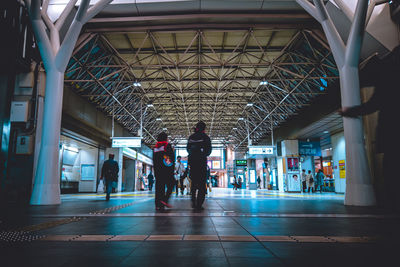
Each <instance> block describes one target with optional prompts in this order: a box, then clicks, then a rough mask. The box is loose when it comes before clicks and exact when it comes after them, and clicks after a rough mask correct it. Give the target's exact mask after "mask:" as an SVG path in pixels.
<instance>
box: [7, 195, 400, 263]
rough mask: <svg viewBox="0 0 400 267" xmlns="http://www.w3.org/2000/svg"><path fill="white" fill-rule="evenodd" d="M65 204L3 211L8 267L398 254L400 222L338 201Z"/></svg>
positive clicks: (330, 259)
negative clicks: (196, 206) (160, 206)
mask: <svg viewBox="0 0 400 267" xmlns="http://www.w3.org/2000/svg"><path fill="white" fill-rule="evenodd" d="M62 199H63V202H62V204H61V205H59V206H40V207H39V206H34V207H29V208H27V209H22V208H17V207H12V206H7V207H5V209H3V212H2V213H1V219H0V220H1V223H0V227H1V233H0V248H1V250H0V251H1V254H2V255H6V256H7V257H5V258H6V261H5V262H4V263H5V265H4V266H73V265H75V266H248V265H254V266H292V265H293V266H321V265H325V266H327V265H328V266H330V265H332V266H338V265H341V266H350V264H357V265H359V264H363V265H364V266H370V265H371V264H374V263H378V262H379V263H380V264H382V263H383V262H385V261H388V260H389V259H390V257H391V256H393V255H395V254H394V253H391V251H392V249H393V246H392V242H397V238H396V237H397V235H396V234H397V233H398V229H397V228H398V225H399V222H400V220H399V217H397V216H395V215H393V214H386V213H385V212H383V211H381V210H379V209H378V208H360V207H346V206H344V205H343V200H344V197H343V195H337V194H332V193H325V194H319V193H318V194H289V193H280V192H271V191H265V190H258V191H249V190H241V191H233V190H231V189H230V190H229V189H219V188H214V189H213V190H212V192H211V193H209V194H208V196H207V200H206V203H205V205H204V207H205V210H204V211H201V212H195V211H193V210H192V209H191V208H190V198H189V196H187V195H183V196H182V195H179V196H176V195H175V194H173V195H172V197H171V204H172V205H173V207H174V208H172V209H168V210H166V211H164V212H156V211H155V209H154V194H153V193H152V192H132V193H121V194H114V195H113V196H112V198H111V200H110V201H109V202H106V201H104V199H105V197H104V196H103V195H97V194H79V195H64V196H63V197H62ZM2 266H3V264H2ZM359 266H361V265H359Z"/></svg>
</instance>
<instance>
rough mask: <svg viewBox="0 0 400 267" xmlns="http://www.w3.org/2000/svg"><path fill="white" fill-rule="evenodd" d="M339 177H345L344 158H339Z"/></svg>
mask: <svg viewBox="0 0 400 267" xmlns="http://www.w3.org/2000/svg"><path fill="white" fill-rule="evenodd" d="M339 177H340V178H342V179H344V178H346V161H345V160H344V159H342V160H339Z"/></svg>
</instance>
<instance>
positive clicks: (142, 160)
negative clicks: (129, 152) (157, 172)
mask: <svg viewBox="0 0 400 267" xmlns="http://www.w3.org/2000/svg"><path fill="white" fill-rule="evenodd" d="M137 159H138V160H140V161H141V162H144V163H146V164H149V165H153V160H152V159H149V158H148V157H146V156H145V155H143V154H140V153H137Z"/></svg>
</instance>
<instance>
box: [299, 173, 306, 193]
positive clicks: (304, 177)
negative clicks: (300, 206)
mask: <svg viewBox="0 0 400 267" xmlns="http://www.w3.org/2000/svg"><path fill="white" fill-rule="evenodd" d="M300 176H301V177H300V178H301V184H302V185H303V192H304V193H305V192H306V191H307V174H306V170H301V175H300Z"/></svg>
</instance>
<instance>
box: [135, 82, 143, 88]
mask: <svg viewBox="0 0 400 267" xmlns="http://www.w3.org/2000/svg"><path fill="white" fill-rule="evenodd" d="M133 86H136V87H140V86H142V85H141V84H140V83H139V82H134V83H133Z"/></svg>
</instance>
